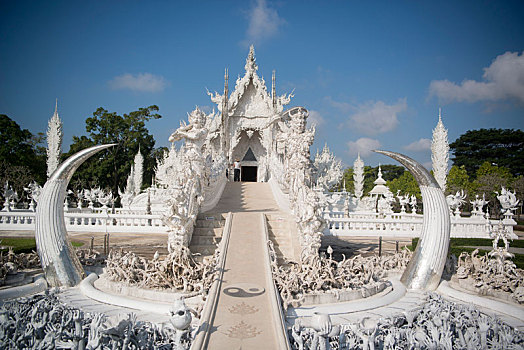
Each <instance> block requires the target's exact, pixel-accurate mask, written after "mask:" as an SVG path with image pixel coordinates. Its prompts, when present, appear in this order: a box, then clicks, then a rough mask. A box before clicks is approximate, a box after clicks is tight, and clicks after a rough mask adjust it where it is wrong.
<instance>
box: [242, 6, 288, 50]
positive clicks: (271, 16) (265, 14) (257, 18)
mask: <svg viewBox="0 0 524 350" xmlns="http://www.w3.org/2000/svg"><path fill="white" fill-rule="evenodd" d="M248 19H249V24H248V27H247V33H246V39H245V40H244V44H245V45H246V46H248V45H251V44H255V43H259V42H260V41H262V40H264V39H268V38H271V37H273V36H274V35H276V34H277V33H278V29H279V27H280V26H281V25H282V24H284V23H285V20H284V19H283V18H281V17H280V16H279V15H278V12H277V11H276V10H275V9H273V8H270V7H269V6H268V3H267V2H266V0H257V1H256V3H255V6H254V7H253V8H252V9H251V10H250V11H249V13H248Z"/></svg>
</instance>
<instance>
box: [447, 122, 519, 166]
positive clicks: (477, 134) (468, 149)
mask: <svg viewBox="0 0 524 350" xmlns="http://www.w3.org/2000/svg"><path fill="white" fill-rule="evenodd" d="M449 147H450V149H451V151H452V152H453V154H454V157H453V158H452V161H453V164H454V165H456V166H459V167H460V166H464V167H465V169H466V171H467V172H468V174H470V175H472V174H476V173H477V170H478V169H479V168H480V166H481V165H482V164H483V163H484V162H489V163H491V164H494V165H497V166H502V167H505V168H508V169H509V170H510V171H511V173H512V174H513V175H515V176H518V175H524V131H522V130H513V129H480V130H469V131H467V132H466V133H465V134H462V135H461V136H460V137H459V138H458V139H456V140H455V142H452V143H451V144H450V145H449Z"/></svg>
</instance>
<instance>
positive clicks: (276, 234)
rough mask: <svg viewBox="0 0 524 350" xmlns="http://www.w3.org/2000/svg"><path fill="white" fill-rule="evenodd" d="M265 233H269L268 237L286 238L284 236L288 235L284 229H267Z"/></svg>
mask: <svg viewBox="0 0 524 350" xmlns="http://www.w3.org/2000/svg"><path fill="white" fill-rule="evenodd" d="M267 234H268V235H269V237H277V238H280V237H282V238H286V237H289V235H290V233H289V231H285V230H268V231H267Z"/></svg>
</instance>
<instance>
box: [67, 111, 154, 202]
mask: <svg viewBox="0 0 524 350" xmlns="http://www.w3.org/2000/svg"><path fill="white" fill-rule="evenodd" d="M157 112H158V107H157V106H155V105H152V106H149V107H146V108H139V110H138V111H133V112H130V113H129V114H123V115H118V114H117V113H115V112H109V111H107V110H105V109H104V108H102V107H100V108H98V109H97V110H96V111H95V112H94V113H93V116H92V117H88V118H87V119H86V131H87V133H88V136H80V137H77V136H74V137H73V143H72V144H71V147H70V149H69V152H68V153H67V154H65V155H64V157H67V156H70V155H72V154H74V153H76V152H78V151H80V150H82V149H85V148H87V147H90V146H94V145H100V144H109V143H115V144H116V145H115V146H114V147H111V148H109V149H107V150H106V151H102V152H100V153H98V154H97V155H95V156H93V157H92V158H90V159H89V160H87V161H86V162H85V163H84V165H82V166H81V167H80V168H79V169H78V171H77V172H76V173H75V176H74V177H73V179H72V181H71V182H72V184H73V185H74V186H75V185H76V186H78V187H84V188H87V187H93V186H100V187H102V188H110V189H111V190H112V191H113V194H116V193H118V188H121V189H123V188H124V187H125V182H126V179H127V176H128V175H129V172H130V169H131V164H132V162H133V159H134V157H135V155H136V153H137V152H138V150H139V148H140V151H141V153H142V155H143V156H144V185H150V184H151V178H152V176H153V172H154V167H155V165H156V160H155V158H154V157H153V156H152V154H154V147H155V139H154V137H153V136H152V135H151V134H149V130H148V129H147V128H146V126H145V123H146V122H147V121H149V120H151V119H159V118H161V117H162V116H161V115H160V114H158V113H157Z"/></svg>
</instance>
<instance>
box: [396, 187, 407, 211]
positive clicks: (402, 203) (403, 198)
mask: <svg viewBox="0 0 524 350" xmlns="http://www.w3.org/2000/svg"><path fill="white" fill-rule="evenodd" d="M397 199H398V202H399V204H400V207H401V208H400V212H401V213H405V212H406V205H408V204H409V196H408V195H407V194H406V195H403V196H401V195H400V190H398V191H397Z"/></svg>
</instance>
